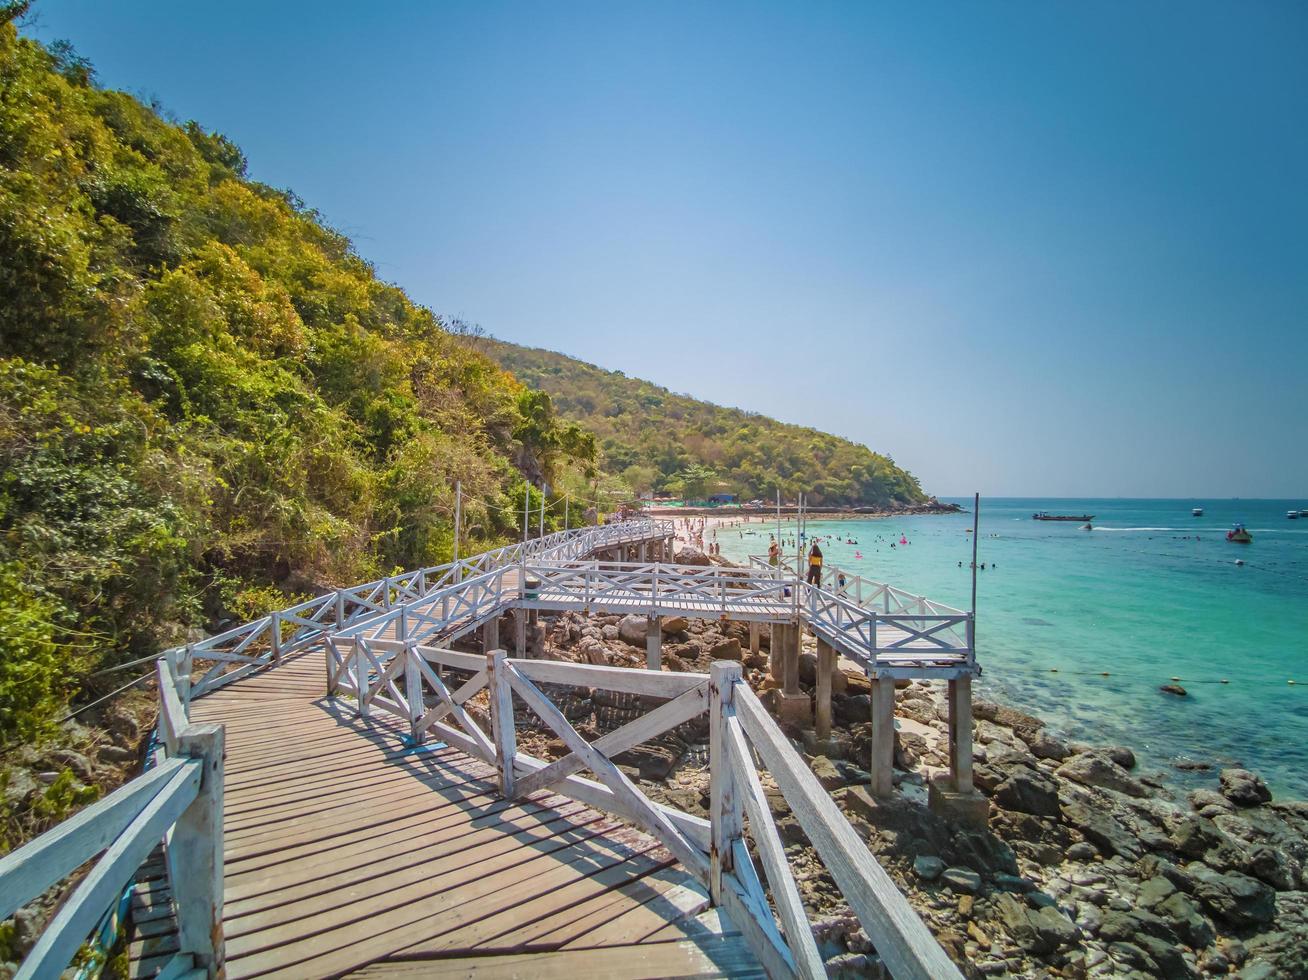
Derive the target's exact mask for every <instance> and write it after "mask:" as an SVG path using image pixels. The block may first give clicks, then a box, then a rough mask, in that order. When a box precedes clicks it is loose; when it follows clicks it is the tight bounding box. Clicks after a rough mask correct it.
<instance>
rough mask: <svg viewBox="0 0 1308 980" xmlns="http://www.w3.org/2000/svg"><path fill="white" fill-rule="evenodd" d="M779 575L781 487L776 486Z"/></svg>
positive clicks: (778, 563)
mask: <svg viewBox="0 0 1308 980" xmlns="http://www.w3.org/2000/svg"><path fill="white" fill-rule="evenodd" d="M776 574H777V575H778V576H780V575H781V488H780V487H777V571H776Z"/></svg>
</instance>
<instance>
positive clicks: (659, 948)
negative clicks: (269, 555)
mask: <svg viewBox="0 0 1308 980" xmlns="http://www.w3.org/2000/svg"><path fill="white" fill-rule="evenodd" d="M325 673H326V666H325V660H324V655H323V653H322V651H321V650H320V649H316V648H315V649H311V650H309V651H306V652H304V653H302V654H300V655H298V656H296V657H295V658H294V659H292V660H290V661H288V662H286V663H283V664H282V665H281V666H279V667H276V668H274V669H272V670H268V671H265V672H263V673H259V674H256V675H253V676H251V677H247V678H244V679H242V680H241V681H240V682H238V683H236V684H232V685H230V686H229V687H227V688H224V689H223V690H221V691H217V692H215V693H213V694H212V695H209V696H207V697H204V698H201V699H199V700H197V701H195V702H194V704H193V705H192V708H191V717H192V720H193V721H195V722H219V723H221V724H223V725H225V726H226V746H227V753H226V767H225V780H226V785H225V803H224V821H223V822H224V827H223V834H224V842H225V853H226V865H225V871H224V884H225V887H224V896H225V897H224V901H225V909H224V914H223V921H224V930H225V934H226V956H227V976H228V977H231V978H234V980H239V978H245V977H296V978H301V977H318V976H341V975H358V976H368V977H384V976H404V977H419V976H456V975H457V976H470V975H476V976H506V977H507V976H525V975H531V976H533V977H542V978H543V977H554V976H559V977H564V976H566V977H569V978H576V977H587V976H594V977H599V976H603V977H655V976H727V975H729V976H762V975H763V974H762V971H761V968H760V967H759V965H758V963H757V961H756V960H755V959H754V957H753V955H752V954H751V953H750V951H749V948H748V946H747V945H746V944H745V943H744V941H743V940H742V939H741V937H740V935H739V934H738V933H736V932H735V931H733V930H732V929H731V927H730V924H729V923H724V921H723V920H722V919H721V918H720V916H719V914H718V912H717V911H716V910H713V911H709V912H704V911H703V910H704V909H705V907H706V904H707V900H706V896H705V894H704V892H703V890H702V889H701V888H700V886H699V885H698V884H697V883H696V882H695V881H694V880H693V879H692V878H691V877H690V876H689V875H687V874H686V872H685V871H683V870H682V869H681V868H680V866H679V865H678V864H677V863H676V862H675V861H674V859H673V858H672V857H671V855H669V854H668V852H667V851H665V850H664V849H663V848H662V847H661V846H660V845H659V844H658V842H657V841H655V840H654V839H652V838H650V837H648V836H646V835H645V834H643V833H640V832H639V831H636V830H634V829H632V828H631V827H630V826H628V825H626V824H624V823H622V822H620V821H618V820H615V819H613V818H611V817H609V816H607V815H604V814H602V813H600V812H598V811H596V810H593V809H590V808H588V807H586V806H583V805H581V804H579V803H576V802H574V801H572V800H569V799H567V798H565V797H562V796H558V795H555V794H551V793H549V792H548V791H542V792H539V793H536V794H533V795H532V796H530V797H528V798H527V799H524V800H517V801H511V800H505V799H502V798H501V797H500V794H499V791H498V787H497V785H496V782H495V771H494V770H493V769H492V768H491V767H489V766H487V765H486V764H485V763H483V762H481V761H478V760H474V759H471V758H470V757H468V756H466V755H464V754H462V753H461V752H458V751H457V750H454V749H451V748H447V747H444V746H441V745H439V744H438V745H435V746H432V745H427V746H422V747H420V748H416V749H414V748H408V747H406V745H405V744H404V742H403V740H402V736H403V734H404V733H403V732H402V731H401V729H400V728H399V727H397V726H396V725H395V724H393V723H392V722H390V721H388V720H387V719H386V718H384V717H382V718H369V719H366V720H363V719H359V718H357V717H356V716H355V714H354V711H353V703H352V702H350V701H346V700H341V701H332V700H329V699H327V698H326V697H325V696H324V689H325V680H324V679H325ZM168 952H169V950H167V949H166V947H161V945H160V944H159V942H158V941H157V940H156V941H155V942H154V943H153V945H149V944H145V943H142V944H138V945H137V946H136V947H135V948H134V953H135V954H136V956H137V958H138V959H140V958H141V957H145V958H144V959H140V962H139V963H138V967H139V972H141V973H142V974H144V975H149V974H150V972H151V968H152V967H154V966H156V965H158V966H162V964H163V962H164V961H165V960H166V954H167V953H168Z"/></svg>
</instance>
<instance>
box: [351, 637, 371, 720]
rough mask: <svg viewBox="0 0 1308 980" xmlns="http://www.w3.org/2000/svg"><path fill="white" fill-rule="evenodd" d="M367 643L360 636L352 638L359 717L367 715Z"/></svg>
mask: <svg viewBox="0 0 1308 980" xmlns="http://www.w3.org/2000/svg"><path fill="white" fill-rule="evenodd" d="M367 643H368V641H367V640H365V639H364V638H363V637H362V636H356V637H355V638H354V691H355V694H357V695H358V698H359V717H360V718H367V717H368V700H367V699H368V658H367V657H366V656H364V652H363V651H364V648H365V646H366V644H367Z"/></svg>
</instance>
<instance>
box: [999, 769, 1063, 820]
mask: <svg viewBox="0 0 1308 980" xmlns="http://www.w3.org/2000/svg"><path fill="white" fill-rule="evenodd" d="M992 796H993V798H994V801H995V803H997V804H998V805H999V806H1001V807H1003V808H1004V809H1005V810H1016V811H1017V812H1019V813H1032V814H1035V815H1036V816H1038V817H1056V816H1058V814H1059V808H1058V782H1057V781H1056V780H1054V779H1053V778H1052V777H1050V776H1048V775H1046V774H1045V773H1043V772H1040V771H1038V770H1035V769H1028V768H1027V767H1026V766H1013V767H1012V768H1011V769H1010V770H1009V774H1008V778H1007V779H1005V780H1004V781H1003V782H1001V783H1000V784H999V785H998V786H996V787H995V789H994V793H993V794H992Z"/></svg>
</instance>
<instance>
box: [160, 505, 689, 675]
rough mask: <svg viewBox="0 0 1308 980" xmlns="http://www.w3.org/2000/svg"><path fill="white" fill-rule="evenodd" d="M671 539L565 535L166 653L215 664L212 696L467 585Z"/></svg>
mask: <svg viewBox="0 0 1308 980" xmlns="http://www.w3.org/2000/svg"><path fill="white" fill-rule="evenodd" d="M672 534H673V526H672V522H671V521H651V520H633V521H623V522H621V523H618V524H606V525H602V526H600V527H587V528H577V529H574V530H571V531H558V532H555V533H554V534H549V535H546V536H544V537H541V538H532V539H530V540H528V541H526V542H525V543H524V542H521V541H520V542H517V543H515V544H511V545H507V546H505V547H503V548H496V549H494V550H492V551H486V552H482V553H481V554H479V555H474V556H473V557H471V558H466V559H461V560H459V561H457V562H449V563H447V564H444V565H435V566H432V567H429V568H420V569H417V570H416V571H410V572H402V573H400V574H398V575H388V576H387V577H385V578H380V579H376V580H374V581H372V582H365V583H363V584H362V585H354V586H350V587H349V588H344V589H337V590H335V591H332V592H328V593H325V594H324V595H320V596H316V597H315V598H313V599H308V600H306V601H304V602H301V603H298V604H297V605H294V606H291V607H289V608H287V609H282V610H279V611H277V612H273V613H270V614H268V615H267V616H262V617H260V618H259V619H256V620H254V621H253V622H249V623H245V624H243V625H241V626H237V627H235V628H233V629H230V630H227V631H225V632H223V633H219V634H216V635H214V636H210V637H206V638H205V639H203V640H201V641H199V642H198V643H193V644H188V645H187V646H185V647H177V648H174V649H173V650H169V651H165V654H167V655H169V656H172V657H177V658H181V659H183V660H185V661H186V664H187V667H188V670H187V671H186V673H187V675H188V676H189V675H190V669H189V668H193V667H194V665H195V664H196V663H197V662H202V663H203V664H206V665H208V666H207V670H206V671H205V673H204V674H203V675H202V676H201V677H200V678H199V679H198V680H197V681H196V682H195V684H194V694H196V695H197V696H198V695H200V694H207V693H208V692H210V691H214V690H217V689H218V688H220V687H222V686H224V685H226V684H230V683H232V682H233V681H237V680H240V679H241V678H242V677H244V676H246V675H247V674H250V673H252V672H253V671H256V670H260V669H262V668H264V667H268V666H270V665H271V664H275V663H277V662H279V661H280V660H281V659H282V658H283V657H285V656H287V655H289V654H292V653H295V652H296V651H298V650H302V649H304V648H305V647H307V646H310V645H312V644H314V643H317V642H318V641H320V640H321V639H322V638H323V637H324V636H326V635H327V634H329V633H338V632H341V631H342V630H346V629H349V628H350V627H351V626H354V625H363V624H367V623H369V622H371V621H374V620H379V621H385V618H386V616H387V614H388V613H389V612H390V611H391V610H393V609H396V608H398V607H401V606H405V605H411V604H414V603H419V602H421V601H422V600H424V599H425V598H427V597H429V596H431V595H432V594H434V593H438V592H440V591H442V590H448V589H449V588H450V587H451V586H454V585H457V584H461V583H463V582H466V581H467V580H468V579H471V578H477V577H479V576H482V575H485V574H488V573H490V572H492V571H495V570H498V569H503V568H506V567H510V566H512V565H514V564H519V565H520V564H521V563H522V562H524V561H528V560H543V559H548V560H553V561H570V560H573V559H575V558H582V557H585V556H586V555H589V554H591V553H592V552H594V551H595V550H597V549H599V548H606V547H611V546H615V545H619V544H629V543H633V542H639V541H643V540H657V539H659V538H666V537H671V536H672Z"/></svg>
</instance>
